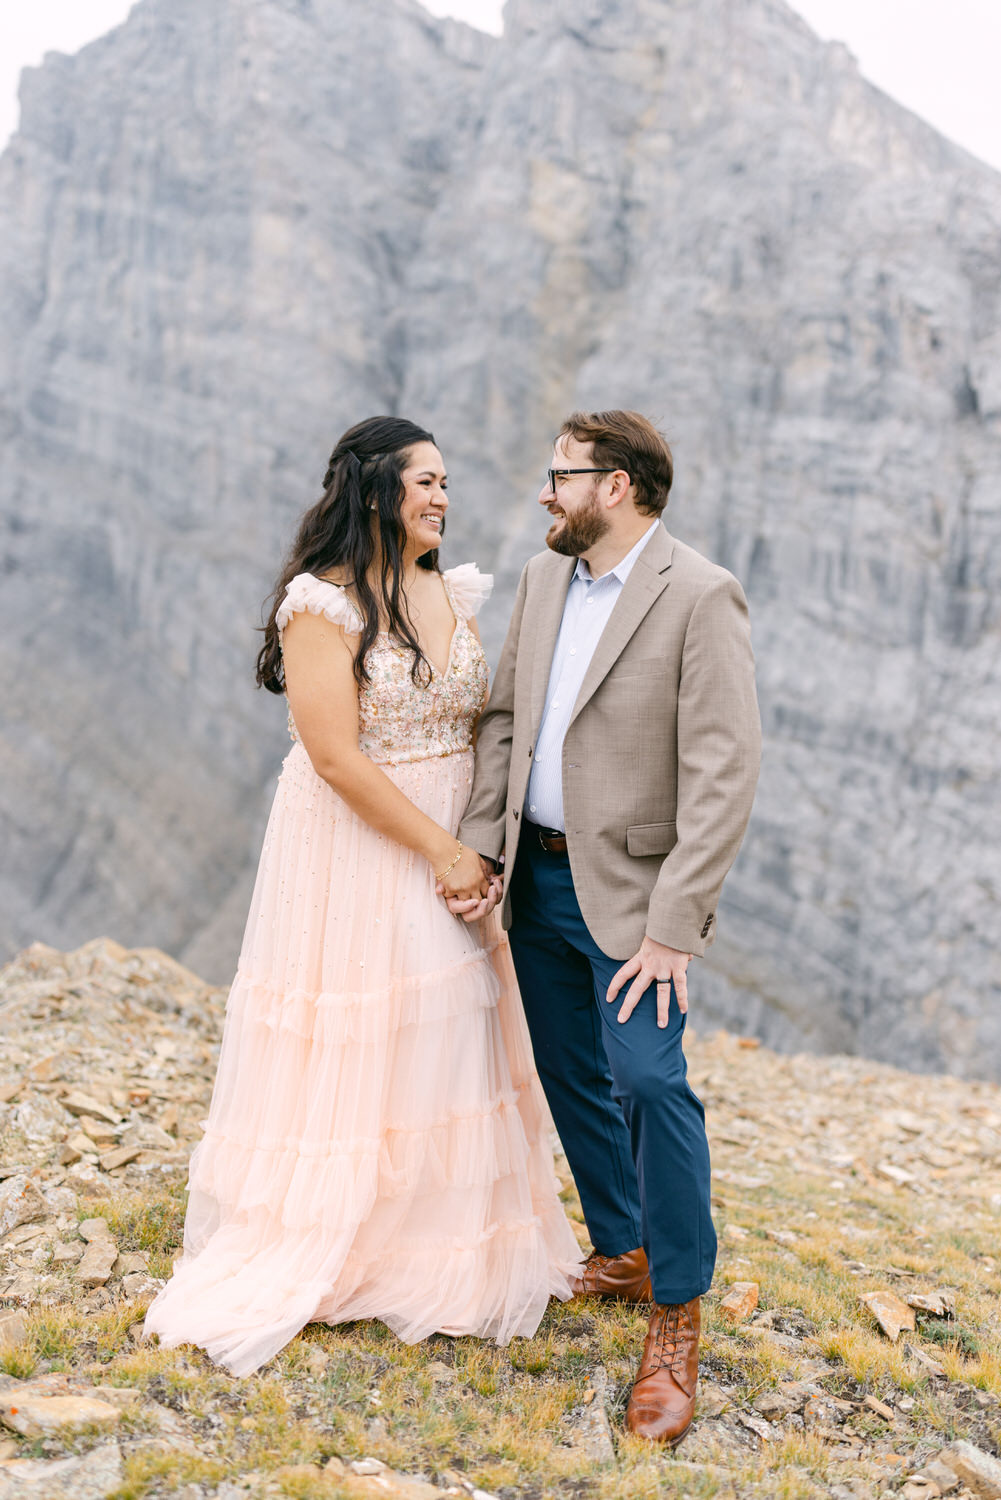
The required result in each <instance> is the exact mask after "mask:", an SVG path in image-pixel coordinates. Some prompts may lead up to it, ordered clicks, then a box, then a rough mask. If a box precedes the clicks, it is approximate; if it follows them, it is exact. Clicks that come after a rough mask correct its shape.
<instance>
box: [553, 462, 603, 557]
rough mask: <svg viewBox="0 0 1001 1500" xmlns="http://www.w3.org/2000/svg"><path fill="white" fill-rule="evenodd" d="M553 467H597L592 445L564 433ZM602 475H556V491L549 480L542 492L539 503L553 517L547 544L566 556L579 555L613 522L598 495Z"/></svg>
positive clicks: (598, 539)
mask: <svg viewBox="0 0 1001 1500" xmlns="http://www.w3.org/2000/svg"><path fill="white" fill-rule="evenodd" d="M552 466H553V468H554V469H590V468H593V467H594V458H593V456H592V454H591V444H590V443H581V442H578V440H577V439H576V438H575V437H572V436H570V435H569V434H564V435H563V436H562V437H559V438H557V440H556V445H555V447H554V448H553V465H552ZM604 477H605V476H604V475H603V474H568V475H566V476H565V477H559V476H557V479H556V489H555V492H554V491H553V490H552V489H550V487H549V480H548V479H547V480H546V482H545V484H544V485H543V487H542V489H541V491H540V492H539V504H540V505H544V506H545V507H546V509H547V510H548V512H549V514H550V515H551V516H552V518H553V524H552V526H550V528H549V530H548V531H547V532H546V546H547V547H549V548H550V549H551V550H552V551H553V552H561V553H562V554H563V556H564V557H580V556H581V554H582V553H584V552H587V551H588V549H589V548H590V547H593V546H594V544H595V542H598V541H600V540H601V538H602V537H603V536H604V535H605V533H606V532H607V531H608V529H609V525H610V522H609V520H608V516H607V515H606V513H605V509H604V506H603V505H602V504H601V501H600V499H599V497H598V492H599V490H600V488H601V481H602V479H603V478H604Z"/></svg>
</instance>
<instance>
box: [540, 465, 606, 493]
mask: <svg viewBox="0 0 1001 1500" xmlns="http://www.w3.org/2000/svg"><path fill="white" fill-rule="evenodd" d="M615 472H616V470H615V469H547V470H546V473H547V474H548V475H549V488H550V489H551V490H552V492H553V494H554V495H555V494H556V481H557V479H566V477H567V476H568V475H569V474H614V473H615Z"/></svg>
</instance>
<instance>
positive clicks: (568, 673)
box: [523, 519, 660, 829]
mask: <svg viewBox="0 0 1001 1500" xmlns="http://www.w3.org/2000/svg"><path fill="white" fill-rule="evenodd" d="M659 525H660V520H659V519H658V520H656V521H654V523H653V525H652V526H651V527H650V529H649V530H648V531H645V532H644V533H643V535H642V536H641V537H640V539H639V541H638V542H637V543H636V545H635V547H633V548H632V549H631V550H630V551H629V552H627V553H626V555H625V557H624V558H623V559H622V561H621V562H620V563H618V564H616V566H615V567H614V568H612V570H611V572H609V573H603V574H602V576H601V577H600V578H592V577H591V569H590V568H589V567H588V565H587V563H586V562H585V561H584V559H583V558H582V557H581V558H578V560H577V566H576V568H575V569H574V575H573V578H572V579H571V581H570V588H569V590H568V591H567V599H566V603H565V604H564V606H563V619H562V621H561V623H560V633H559V635H558V636H557V638H556V650H555V651H554V652H553V664H552V666H551V667H550V669H549V686H548V688H547V689H546V706H545V708H544V709H543V711H542V723H541V725H540V727H539V735H538V739H537V740H536V742H535V755H534V757H533V759H532V774H531V775H530V776H529V778H528V795H527V797H526V800H525V806H524V809H523V816H524V817H526V818H528V819H529V820H530V821H531V822H532V823H538V824H540V825H541V826H542V827H543V828H559V829H562V828H563V827H564V822H563V741H564V738H565V737H566V732H567V727H568V725H569V723H570V715H571V714H572V713H573V707H574V704H575V703H576V702H577V694H578V693H579V692H580V689H581V684H582V683H583V681H584V677H585V675H586V673H587V669H588V667H589V666H590V665H591V658H592V656H593V655H594V652H595V648H596V646H597V644H598V641H599V640H600V639H601V633H602V631H603V630H604V628H605V626H606V625H607V624H608V617H609V615H610V614H611V613H612V610H613V609H614V607H615V601H616V599H617V598H618V597H619V595H620V594H621V593H622V586H623V584H624V583H625V581H626V579H627V578H628V577H629V574H630V573H631V571H632V567H633V564H634V563H635V561H636V559H637V558H638V557H639V555H640V553H641V552H642V551H643V548H644V547H645V546H646V544H647V542H648V541H649V540H650V538H651V537H652V536H653V534H654V532H655V531H656V530H657V527H658V526H659Z"/></svg>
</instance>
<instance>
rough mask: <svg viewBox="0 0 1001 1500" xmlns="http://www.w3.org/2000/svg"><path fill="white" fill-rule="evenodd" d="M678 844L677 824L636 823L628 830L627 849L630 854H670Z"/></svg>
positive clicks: (672, 822)
mask: <svg viewBox="0 0 1001 1500" xmlns="http://www.w3.org/2000/svg"><path fill="white" fill-rule="evenodd" d="M677 842H678V828H677V824H676V823H675V822H674V821H673V820H672V821H671V822H670V823H634V824H633V826H632V828H627V829H626V849H627V851H628V853H630V854H636V855H643V854H670V852H671V850H672V849H673V848H674V846H675V844H676V843H677Z"/></svg>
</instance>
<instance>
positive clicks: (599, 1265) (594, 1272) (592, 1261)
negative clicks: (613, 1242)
mask: <svg viewBox="0 0 1001 1500" xmlns="http://www.w3.org/2000/svg"><path fill="white" fill-rule="evenodd" d="M614 1259H615V1257H614V1256H613V1255H602V1254H601V1253H600V1251H598V1250H592V1251H591V1254H590V1255H589V1256H588V1258H587V1260H586V1261H585V1262H584V1271H583V1275H582V1277H581V1279H582V1280H583V1281H587V1280H588V1279H589V1277H592V1276H600V1275H601V1273H602V1271H603V1270H604V1269H605V1267H606V1266H607V1265H610V1264H611V1263H612V1261H613V1260H614Z"/></svg>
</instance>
